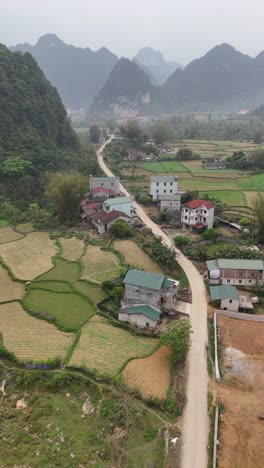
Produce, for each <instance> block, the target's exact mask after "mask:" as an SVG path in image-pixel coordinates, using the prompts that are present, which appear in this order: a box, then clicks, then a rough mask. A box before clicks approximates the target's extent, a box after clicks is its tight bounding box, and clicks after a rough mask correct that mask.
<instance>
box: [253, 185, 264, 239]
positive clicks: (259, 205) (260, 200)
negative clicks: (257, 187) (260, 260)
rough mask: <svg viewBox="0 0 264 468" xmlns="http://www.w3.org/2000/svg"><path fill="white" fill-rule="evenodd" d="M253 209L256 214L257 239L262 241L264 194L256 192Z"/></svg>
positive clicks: (263, 232) (263, 237) (263, 230)
mask: <svg viewBox="0 0 264 468" xmlns="http://www.w3.org/2000/svg"><path fill="white" fill-rule="evenodd" d="M253 209H254V213H255V216H256V224H257V229H258V240H259V242H261V243H263V242H264V194H263V193H258V194H257V196H256V197H255V198H254V200H253Z"/></svg>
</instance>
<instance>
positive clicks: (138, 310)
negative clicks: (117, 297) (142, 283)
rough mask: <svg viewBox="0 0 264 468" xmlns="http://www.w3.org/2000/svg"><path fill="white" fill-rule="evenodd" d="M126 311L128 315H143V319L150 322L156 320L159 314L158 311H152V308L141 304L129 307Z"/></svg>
mask: <svg viewBox="0 0 264 468" xmlns="http://www.w3.org/2000/svg"><path fill="white" fill-rule="evenodd" d="M126 311H127V313H128V314H141V315H145V317H148V318H149V319H151V320H158V319H159V317H160V314H161V312H160V311H159V310H158V309H154V307H151V306H150V305H148V304H141V305H136V306H133V307H129V308H128V309H126Z"/></svg>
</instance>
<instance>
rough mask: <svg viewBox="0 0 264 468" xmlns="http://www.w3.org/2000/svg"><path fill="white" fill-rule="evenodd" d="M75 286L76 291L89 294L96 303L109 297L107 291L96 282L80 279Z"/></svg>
mask: <svg viewBox="0 0 264 468" xmlns="http://www.w3.org/2000/svg"><path fill="white" fill-rule="evenodd" d="M73 286H74V289H75V290H76V291H78V292H80V293H82V294H84V295H85V296H87V297H88V298H89V299H91V300H92V301H93V302H94V304H98V303H99V302H101V301H102V300H103V299H105V298H106V297H107V293H106V292H105V291H104V290H103V289H102V288H101V287H100V286H97V285H96V284H89V283H87V282H86V281H83V280H79V281H76V283H74V284H73Z"/></svg>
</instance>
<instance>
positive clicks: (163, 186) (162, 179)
mask: <svg viewBox="0 0 264 468" xmlns="http://www.w3.org/2000/svg"><path fill="white" fill-rule="evenodd" d="M177 192H178V177H177V176H175V175H173V176H152V177H151V178H150V189H149V193H150V195H151V197H152V200H153V201H157V200H158V197H159V196H160V195H176V194H177Z"/></svg>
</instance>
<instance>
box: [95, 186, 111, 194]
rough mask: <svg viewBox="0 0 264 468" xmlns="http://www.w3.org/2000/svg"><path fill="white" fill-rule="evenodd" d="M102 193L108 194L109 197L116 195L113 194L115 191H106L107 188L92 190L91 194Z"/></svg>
mask: <svg viewBox="0 0 264 468" xmlns="http://www.w3.org/2000/svg"><path fill="white" fill-rule="evenodd" d="M100 192H104V193H107V194H108V195H115V192H113V190H109V189H106V188H105V187H97V188H95V189H93V190H92V192H91V194H92V195H95V194H96V193H100Z"/></svg>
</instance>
